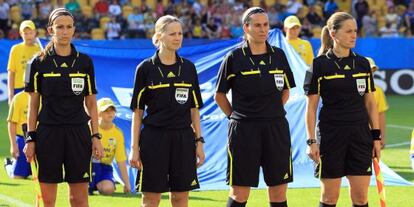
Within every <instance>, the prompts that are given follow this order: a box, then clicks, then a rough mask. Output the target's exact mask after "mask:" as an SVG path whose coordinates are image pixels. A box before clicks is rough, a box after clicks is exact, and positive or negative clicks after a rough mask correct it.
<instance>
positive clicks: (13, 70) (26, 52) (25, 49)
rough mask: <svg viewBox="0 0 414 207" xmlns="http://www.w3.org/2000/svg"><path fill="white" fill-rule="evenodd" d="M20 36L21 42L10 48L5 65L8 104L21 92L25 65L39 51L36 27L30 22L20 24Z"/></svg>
mask: <svg viewBox="0 0 414 207" xmlns="http://www.w3.org/2000/svg"><path fill="white" fill-rule="evenodd" d="M20 36H21V37H22V39H23V42H21V43H19V44H16V45H14V46H13V47H12V48H11V50H10V55H9V62H8V65H7V71H8V76H7V84H8V94H9V104H10V103H11V101H12V99H13V96H14V95H15V94H17V93H18V92H20V91H23V88H24V73H25V71H26V63H27V62H28V61H30V60H31V59H32V58H33V56H34V55H35V54H37V53H38V52H40V49H41V48H40V45H38V44H37V43H36V27H35V25H34V23H33V22H32V21H30V20H25V21H23V22H22V23H21V24H20Z"/></svg>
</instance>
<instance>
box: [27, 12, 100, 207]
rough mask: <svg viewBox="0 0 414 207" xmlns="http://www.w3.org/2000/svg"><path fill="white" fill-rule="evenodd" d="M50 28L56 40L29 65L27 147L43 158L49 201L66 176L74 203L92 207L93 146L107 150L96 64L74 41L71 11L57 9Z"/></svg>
mask: <svg viewBox="0 0 414 207" xmlns="http://www.w3.org/2000/svg"><path fill="white" fill-rule="evenodd" d="M47 31H48V33H49V34H50V35H51V37H52V39H51V41H50V42H49V43H48V45H47V46H46V48H45V49H44V50H43V51H42V52H41V53H40V55H38V56H37V57H35V58H34V59H33V60H32V62H31V63H29V66H28V71H26V77H27V78H26V88H25V90H26V92H28V93H29V94H30V98H29V112H28V113H29V114H28V137H27V139H26V146H25V149H24V152H25V154H26V157H27V160H28V161H29V162H31V161H33V160H34V159H36V160H37V163H38V172H39V175H38V178H39V182H40V189H41V192H42V196H43V197H42V199H43V203H44V206H45V207H49V206H55V201H56V193H57V183H60V182H62V181H66V182H68V183H69V201H70V205H71V206H76V207H79V206H81V207H86V206H88V182H89V180H90V177H91V174H90V172H91V168H90V160H91V152H92V153H93V156H94V157H96V158H98V159H100V158H101V156H102V154H103V149H102V145H101V142H100V140H99V139H100V134H99V133H98V115H97V106H96V97H95V94H96V89H95V77H94V69H93V64H92V60H91V59H90V58H89V57H88V56H87V55H85V54H82V53H79V52H77V51H76V49H75V47H74V46H73V45H72V44H71V40H72V37H73V34H74V32H75V27H74V18H73V16H72V14H71V13H70V12H69V11H67V10H66V9H63V8H59V9H55V10H53V11H52V13H51V14H50V16H49V23H48V27H47ZM40 100H41V101H42V107H41V110H40V113H39V105H40ZM85 105H86V111H85V107H84V106H85ZM89 119H90V120H91V126H92V127H91V128H92V135H91V131H90V129H89V126H88V121H89ZM37 122H39V125H38V126H37ZM62 169H64V172H63V170H62Z"/></svg>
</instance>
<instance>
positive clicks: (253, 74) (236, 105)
mask: <svg viewBox="0 0 414 207" xmlns="http://www.w3.org/2000/svg"><path fill="white" fill-rule="evenodd" d="M266 47H267V53H266V54H262V55H253V54H252V52H251V50H250V47H249V44H248V43H247V41H246V42H245V43H244V44H243V45H242V46H241V47H239V48H237V49H235V50H233V51H231V52H230V53H228V54H227V55H226V57H225V58H224V61H223V62H222V64H221V66H220V70H219V74H218V80H217V88H216V91H217V92H220V93H227V92H228V91H229V90H230V89H231V91H232V109H233V113H232V114H231V118H232V119H237V120H242V119H249V120H269V119H274V118H279V117H284V116H285V114H286V112H285V110H284V108H283V103H282V91H283V90H284V89H290V88H293V87H295V86H296V85H295V80H294V78H293V74H292V70H291V69H290V66H289V63H288V61H287V58H286V55H285V53H284V52H283V50H281V49H279V48H277V47H273V46H271V45H270V44H269V43H268V42H266Z"/></svg>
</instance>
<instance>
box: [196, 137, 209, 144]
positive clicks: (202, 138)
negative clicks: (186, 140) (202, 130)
mask: <svg viewBox="0 0 414 207" xmlns="http://www.w3.org/2000/svg"><path fill="white" fill-rule="evenodd" d="M195 142H196V143H197V142H201V143H203V144H204V143H206V141H204V137H199V138H196V139H195Z"/></svg>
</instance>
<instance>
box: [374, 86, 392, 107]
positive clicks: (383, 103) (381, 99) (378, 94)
mask: <svg viewBox="0 0 414 207" xmlns="http://www.w3.org/2000/svg"><path fill="white" fill-rule="evenodd" d="M375 100H376V101H377V108H378V112H379V113H382V112H385V111H387V110H388V109H389V106H388V103H387V100H386V99H385V94H384V91H383V90H382V89H381V88H379V87H375Z"/></svg>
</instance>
